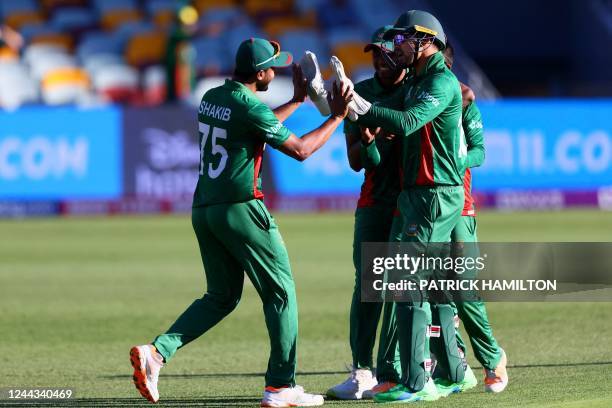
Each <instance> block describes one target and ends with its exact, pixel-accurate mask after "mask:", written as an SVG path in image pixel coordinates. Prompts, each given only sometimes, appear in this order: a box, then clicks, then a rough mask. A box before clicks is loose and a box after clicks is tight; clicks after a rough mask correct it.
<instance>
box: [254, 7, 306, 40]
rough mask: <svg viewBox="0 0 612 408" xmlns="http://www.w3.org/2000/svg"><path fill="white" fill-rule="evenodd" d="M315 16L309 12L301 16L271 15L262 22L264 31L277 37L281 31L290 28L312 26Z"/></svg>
mask: <svg viewBox="0 0 612 408" xmlns="http://www.w3.org/2000/svg"><path fill="white" fill-rule="evenodd" d="M315 26H316V16H315V14H314V13H313V12H309V13H307V14H304V15H302V16H299V17H298V16H288V17H272V18H269V19H268V20H266V22H265V23H264V24H263V29H264V31H265V32H266V33H267V34H268V36H270V37H272V38H278V37H279V36H280V35H281V34H282V33H283V32H285V31H287V30H292V29H300V28H313V27H315Z"/></svg>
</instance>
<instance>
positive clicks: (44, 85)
mask: <svg viewBox="0 0 612 408" xmlns="http://www.w3.org/2000/svg"><path fill="white" fill-rule="evenodd" d="M41 90H42V99H43V101H44V102H45V103H46V104H48V105H64V104H70V103H77V102H78V101H79V100H80V99H81V98H84V97H86V95H87V94H88V90H89V77H88V75H87V73H86V72H85V70H83V69H81V68H77V67H68V68H57V69H53V70H50V71H49V72H47V73H46V74H45V75H44V77H43V78H42V80H41Z"/></svg>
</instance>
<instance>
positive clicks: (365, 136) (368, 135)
mask: <svg viewBox="0 0 612 408" xmlns="http://www.w3.org/2000/svg"><path fill="white" fill-rule="evenodd" d="M359 130H360V132H361V142H362V143H363V144H364V145H366V146H367V145H369V144H370V143H372V142H373V141H374V139H375V138H376V135H377V134H378V133H379V132H380V128H379V127H378V128H376V129H374V130H371V129H369V128H367V127H363V126H360V127H359Z"/></svg>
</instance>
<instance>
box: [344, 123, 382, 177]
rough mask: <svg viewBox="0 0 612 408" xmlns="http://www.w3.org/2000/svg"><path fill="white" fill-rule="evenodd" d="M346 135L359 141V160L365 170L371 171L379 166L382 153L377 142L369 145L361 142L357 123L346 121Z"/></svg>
mask: <svg viewBox="0 0 612 408" xmlns="http://www.w3.org/2000/svg"><path fill="white" fill-rule="evenodd" d="M344 133H345V134H347V135H353V136H355V138H356V139H358V140H359V159H360V160H361V166H362V167H363V168H364V169H366V170H369V169H371V168H373V167H376V166H378V164H379V163H380V152H379V151H378V147H377V146H376V141H375V140H374V141H372V143H370V144H369V145H364V144H363V141H361V133H360V130H359V126H358V125H357V124H356V123H355V122H351V121H350V120H347V119H345V120H344Z"/></svg>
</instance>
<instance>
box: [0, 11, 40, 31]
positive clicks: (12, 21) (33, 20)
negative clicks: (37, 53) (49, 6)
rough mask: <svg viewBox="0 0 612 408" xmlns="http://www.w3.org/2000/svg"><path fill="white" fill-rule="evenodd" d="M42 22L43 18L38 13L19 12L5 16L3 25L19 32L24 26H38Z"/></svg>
mask: <svg viewBox="0 0 612 408" xmlns="http://www.w3.org/2000/svg"><path fill="white" fill-rule="evenodd" d="M43 20H44V19H43V16H42V15H41V14H40V13H39V12H38V11H20V12H16V13H12V14H10V15H8V16H6V17H5V18H4V24H6V25H8V26H9V27H11V28H13V29H15V30H19V29H20V28H21V26H23V25H25V24H39V23H42V22H43Z"/></svg>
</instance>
